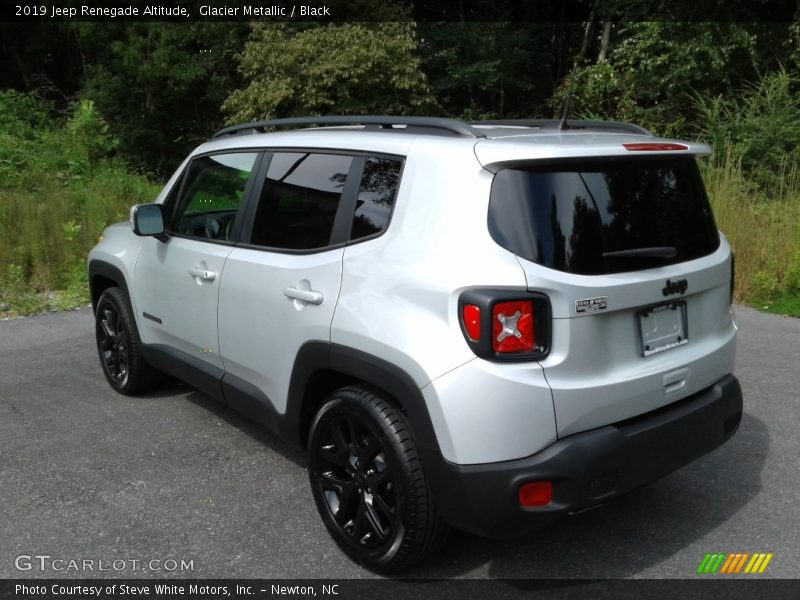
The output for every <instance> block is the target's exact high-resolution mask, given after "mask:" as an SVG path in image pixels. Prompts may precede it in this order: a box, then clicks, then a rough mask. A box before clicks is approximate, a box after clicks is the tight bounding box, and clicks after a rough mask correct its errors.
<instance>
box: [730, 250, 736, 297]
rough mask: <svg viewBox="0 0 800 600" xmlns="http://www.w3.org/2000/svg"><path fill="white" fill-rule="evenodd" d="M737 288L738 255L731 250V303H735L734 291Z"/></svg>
mask: <svg viewBox="0 0 800 600" xmlns="http://www.w3.org/2000/svg"><path fill="white" fill-rule="evenodd" d="M735 288H736V255H735V254H734V253H733V252H731V304H733V292H734V289H735Z"/></svg>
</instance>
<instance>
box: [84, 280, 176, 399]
mask: <svg viewBox="0 0 800 600" xmlns="http://www.w3.org/2000/svg"><path fill="white" fill-rule="evenodd" d="M95 337H96V339H97V352H98V354H99V355H100V364H101V365H102V367H103V374H104V375H105V376H106V379H107V380H108V383H109V384H110V385H111V387H112V388H114V389H115V390H117V391H118V392H120V393H121V394H126V395H130V394H138V393H141V392H146V391H149V390H151V389H154V388H155V387H157V386H158V385H159V384H160V383H161V382H162V381H163V375H162V374H161V373H160V372H159V371H157V370H156V369H154V368H153V367H151V366H150V365H149V364H147V361H145V359H144V356H142V342H141V340H140V339H139V331H138V329H137V328H136V321H135V320H134V318H133V310H132V309H131V305H130V302H129V301H128V297H127V296H126V295H125V293H124V292H123V291H122V290H121V289H119V288H117V287H111V288H108V289H107V290H105V291H104V292H103V294H102V295H101V296H100V299H99V300H98V301H97V310H96V311H95Z"/></svg>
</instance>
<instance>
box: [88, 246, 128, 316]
mask: <svg viewBox="0 0 800 600" xmlns="http://www.w3.org/2000/svg"><path fill="white" fill-rule="evenodd" d="M87 270H88V275H89V293H90V294H91V297H92V310H93V311H94V310H95V309H96V308H97V299H98V298H99V297H100V293H99V292H97V293H96V290H95V283H94V281H95V277H98V276H99V277H104V278H105V279H109V280H111V281H113V282H114V283H115V284H117V287H119V288H121V289H122V291H123V292H125V294H126V295H127V296H128V298H130V297H131V295H130V293H129V292H128V282H127V281H126V279H125V275H123V274H122V271H121V270H120V269H119V268H118V267H115V266H114V265H112V264H109V263H107V262H105V261H102V260H97V259H95V260H91V261H89V266H88V269H87Z"/></svg>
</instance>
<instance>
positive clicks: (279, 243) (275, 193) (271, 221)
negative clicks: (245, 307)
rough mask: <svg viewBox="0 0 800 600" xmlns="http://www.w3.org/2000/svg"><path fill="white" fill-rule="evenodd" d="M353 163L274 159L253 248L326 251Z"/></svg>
mask: <svg viewBox="0 0 800 600" xmlns="http://www.w3.org/2000/svg"><path fill="white" fill-rule="evenodd" d="M352 161H353V158H352V157H350V156H341V155H336V154H311V153H307V152H291V153H290V152H276V153H275V154H273V156H272V160H271V161H270V164H269V170H268V171H267V178H266V180H265V181H264V187H263V189H262V191H261V198H260V200H259V203H258V210H257V211H256V215H255V223H254V224H253V234H252V238H251V243H253V244H257V245H259V246H267V247H270V248H286V249H294V250H310V249H314V248H324V247H325V246H328V245H329V244H330V239H331V233H332V232H333V221H334V218H335V217H336V209H337V208H338V207H339V200H340V199H341V196H342V190H343V189H344V186H345V183H346V182H347V174H348V172H349V171H350V163H352Z"/></svg>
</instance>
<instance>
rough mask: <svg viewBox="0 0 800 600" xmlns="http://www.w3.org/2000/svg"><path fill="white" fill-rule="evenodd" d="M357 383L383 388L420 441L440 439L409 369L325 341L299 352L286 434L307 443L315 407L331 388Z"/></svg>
mask: <svg viewBox="0 0 800 600" xmlns="http://www.w3.org/2000/svg"><path fill="white" fill-rule="evenodd" d="M352 384H358V385H366V386H368V387H369V388H371V389H373V390H375V391H377V392H379V393H381V395H382V396H384V397H385V399H386V401H387V402H389V403H390V404H392V405H393V406H395V407H396V408H398V409H399V410H400V411H401V412H402V413H403V414H404V415H405V416H406V418H407V419H408V420H409V423H410V425H411V428H412V430H413V433H414V437H415V441H416V443H417V446H419V447H421V448H425V449H428V450H437V451H438V449H439V445H438V443H437V441H436V434H435V432H434V429H433V424H432V422H431V418H430V415H429V413H428V409H427V405H426V404H425V399H424V397H423V395H422V392H421V391H420V389H419V387H418V386H417V385H416V383H415V382H414V380H413V379H412V378H411V376H410V375H408V373H406V372H405V371H403V370H402V369H400V368H399V367H397V366H396V365H394V364H392V363H389V362H387V361H385V360H383V359H380V358H378V357H376V356H373V355H371V354H367V353H366V352H362V351H360V350H356V349H354V348H349V347H347V346H341V345H339V344H329V343H326V342H308V343H306V344H304V345H303V346H302V347H301V348H300V350H299V351H298V353H297V358H296V360H295V367H294V370H293V371H292V377H291V380H290V383H289V393H288V403H287V414H286V416H287V419H286V421H287V423H286V424H287V426H288V428H289V429H290V431H286V432H285V433H286V434H288V435H286V436H284V437H288V438H290V441H292V442H293V443H294V444H295V445H298V446H299V447H302V448H305V447H306V443H307V440H308V434H309V429H310V426H311V422H312V420H313V418H314V415H315V414H316V412H317V409H318V408H319V407H320V405H321V404H322V402H323V400H324V399H325V398H326V397H327V396H328V394H330V393H331V392H332V391H334V390H336V389H339V388H341V387H344V386H347V385H352Z"/></svg>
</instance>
